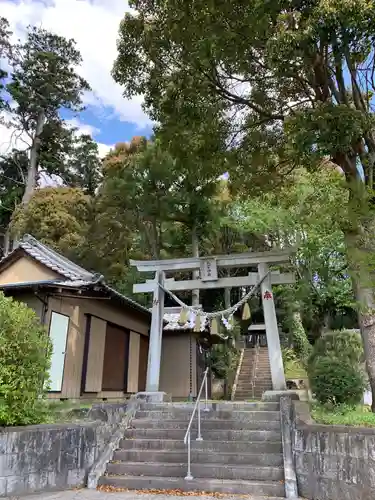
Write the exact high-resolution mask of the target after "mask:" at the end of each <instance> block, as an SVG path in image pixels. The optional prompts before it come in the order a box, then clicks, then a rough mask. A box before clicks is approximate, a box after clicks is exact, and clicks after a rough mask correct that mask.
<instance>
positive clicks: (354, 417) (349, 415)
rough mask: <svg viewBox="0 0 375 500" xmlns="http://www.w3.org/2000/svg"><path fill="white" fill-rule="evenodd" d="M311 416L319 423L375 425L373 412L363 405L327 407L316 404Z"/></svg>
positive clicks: (355, 425)
mask: <svg viewBox="0 0 375 500" xmlns="http://www.w3.org/2000/svg"><path fill="white" fill-rule="evenodd" d="M311 416H312V418H313V419H314V421H315V422H317V423H319V424H326V425H349V426H352V427H375V413H372V412H371V408H370V407H369V406H365V405H362V406H357V407H356V408H351V407H348V406H339V407H337V408H333V407H332V408H329V407H326V406H321V405H317V404H316V405H314V406H313V408H312V412H311Z"/></svg>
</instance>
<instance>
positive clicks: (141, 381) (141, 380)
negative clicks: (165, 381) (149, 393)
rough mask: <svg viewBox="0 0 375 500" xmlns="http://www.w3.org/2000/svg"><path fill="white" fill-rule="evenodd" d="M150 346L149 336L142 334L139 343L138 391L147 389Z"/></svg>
mask: <svg viewBox="0 0 375 500" xmlns="http://www.w3.org/2000/svg"><path fill="white" fill-rule="evenodd" d="M148 346H149V339H148V337H145V336H144V335H141V337H140V344H139V370H138V391H140V392H142V391H145V390H146V379H147V364H148Z"/></svg>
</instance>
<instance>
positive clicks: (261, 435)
mask: <svg viewBox="0 0 375 500" xmlns="http://www.w3.org/2000/svg"><path fill="white" fill-rule="evenodd" d="M185 432H186V429H127V430H126V431H125V437H127V438H129V439H181V440H183V439H184V436H185ZM195 437H196V433H195V432H194V431H193V432H192V439H195ZM203 438H204V439H207V440H208V441H216V440H217V441H280V439H281V431H267V430H255V431H247V430H245V431H243V430H241V431H233V430H206V431H205V432H204V436H203Z"/></svg>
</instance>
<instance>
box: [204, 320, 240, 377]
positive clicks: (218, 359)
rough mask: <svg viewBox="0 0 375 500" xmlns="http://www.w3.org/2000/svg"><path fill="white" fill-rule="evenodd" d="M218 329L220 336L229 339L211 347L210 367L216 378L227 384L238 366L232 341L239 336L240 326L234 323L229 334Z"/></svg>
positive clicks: (235, 349) (236, 350) (236, 351)
mask: <svg viewBox="0 0 375 500" xmlns="http://www.w3.org/2000/svg"><path fill="white" fill-rule="evenodd" d="M220 329H221V335H223V336H224V337H225V336H228V337H229V338H228V340H227V341H225V342H223V343H220V344H215V345H213V346H212V348H211V351H210V367H211V370H212V372H213V373H214V375H215V377H216V378H218V379H223V380H226V381H227V382H228V381H229V380H230V379H231V376H232V375H233V373H234V372H235V370H236V368H237V364H238V359H239V351H238V349H237V348H236V346H235V342H234V341H235V340H236V339H238V338H239V336H240V334H241V325H240V323H238V322H237V321H236V322H235V324H234V327H233V329H232V330H231V331H230V332H228V331H226V330H225V329H224V328H222V327H221V326H220Z"/></svg>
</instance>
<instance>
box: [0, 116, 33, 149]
mask: <svg viewBox="0 0 375 500" xmlns="http://www.w3.org/2000/svg"><path fill="white" fill-rule="evenodd" d="M0 118H1V120H0V156H3V155H7V154H8V153H10V152H11V151H12V149H14V148H15V149H27V148H28V147H29V146H30V138H29V136H28V135H27V134H26V133H25V132H20V131H18V130H17V129H16V128H15V127H14V126H12V125H9V123H10V120H11V115H10V114H9V113H5V112H3V113H1V115H0Z"/></svg>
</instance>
